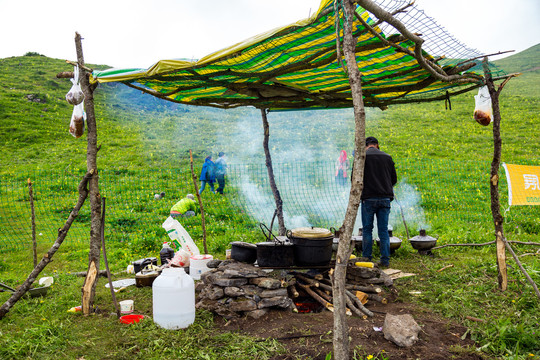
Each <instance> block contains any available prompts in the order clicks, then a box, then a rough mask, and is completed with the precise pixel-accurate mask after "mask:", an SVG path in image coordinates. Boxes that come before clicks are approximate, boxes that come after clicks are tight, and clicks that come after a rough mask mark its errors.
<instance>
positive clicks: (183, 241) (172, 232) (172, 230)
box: [161, 216, 200, 255]
mask: <svg viewBox="0 0 540 360" xmlns="http://www.w3.org/2000/svg"><path fill="white" fill-rule="evenodd" d="M161 227H163V228H164V229H165V231H167V235H169V237H170V238H171V240H172V243H173V246H175V247H176V249H177V250H178V249H179V248H180V247H181V248H182V249H184V250H185V251H187V252H188V253H189V255H199V254H200V252H199V248H198V247H197V245H195V242H194V241H193V239H192V238H191V236H189V234H188V232H187V231H186V229H184V227H183V226H182V224H180V223H179V222H178V220H176V219H173V218H172V217H170V216H169V217H168V218H167V220H165V222H164V223H163V224H162V225H161Z"/></svg>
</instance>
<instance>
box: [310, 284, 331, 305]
mask: <svg viewBox="0 0 540 360" xmlns="http://www.w3.org/2000/svg"><path fill="white" fill-rule="evenodd" d="M312 290H313V291H314V292H315V293H316V294H317V295H319V296H320V297H322V298H323V299H325V300H326V301H328V302H329V303H331V302H332V296H331V295H328V294H327V293H326V292H324V291H323V290H321V289H319V288H313V289H312Z"/></svg>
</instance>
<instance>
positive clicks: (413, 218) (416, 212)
mask: <svg viewBox="0 0 540 360" xmlns="http://www.w3.org/2000/svg"><path fill="white" fill-rule="evenodd" d="M394 194H395V201H394V202H393V204H392V211H391V212H390V220H389V224H391V225H392V227H393V228H394V229H395V228H396V227H400V226H401V225H402V224H403V221H405V223H406V224H407V227H408V229H409V233H410V232H415V231H416V232H418V230H420V229H426V230H430V229H431V226H430V225H429V224H428V223H427V222H426V216H425V214H424V209H423V208H422V206H421V203H422V196H421V194H420V192H418V190H417V189H416V188H415V187H414V186H412V185H410V184H408V183H407V180H406V179H403V180H401V181H400V182H399V183H398V184H397V185H396V187H395V189H394ZM403 219H405V220H403ZM403 226H404V225H403ZM411 236H413V235H412V234H411Z"/></svg>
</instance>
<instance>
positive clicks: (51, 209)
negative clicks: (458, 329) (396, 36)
mask: <svg viewBox="0 0 540 360" xmlns="http://www.w3.org/2000/svg"><path fill="white" fill-rule="evenodd" d="M538 50H539V47H538V46H536V47H533V48H531V49H529V50H527V51H526V52H524V53H523V54H516V55H513V56H512V57H509V58H506V59H503V60H501V61H500V62H497V64H499V65H500V66H502V67H503V68H504V69H506V71H507V72H514V71H515V69H518V70H520V71H523V74H522V75H521V76H519V77H518V78H516V79H512V80H511V81H510V82H509V83H508V84H507V86H506V87H505V89H504V90H503V93H502V95H501V98H500V102H501V112H502V137H503V154H502V157H503V161H506V162H509V163H518V164H535V165H540V159H539V157H538V153H539V150H540V136H539V135H540V115H539V114H540V112H539V105H540V93H539V89H540V87H539V86H538V85H540V82H539V79H540V72H539V70H538V66H539V65H540V64H539V61H540V57H539V56H535V55H534V54H537V53H538ZM531 54H532V55H531ZM529 65H530V66H529ZM90 66H92V65H90ZM69 70H72V68H71V67H70V66H69V65H66V63H65V62H64V61H62V60H57V59H49V58H46V57H43V56H23V57H13V58H6V59H0V150H1V151H3V153H4V156H3V157H2V159H3V160H2V161H1V162H0V175H2V184H1V185H2V187H1V188H0V195H2V196H4V195H5V194H6V193H14V197H13V198H12V201H7V202H4V203H2V204H0V214H1V215H2V224H3V226H5V227H6V229H5V230H6V231H5V233H6V234H8V236H9V234H10V231H13V230H14V229H15V230H17V229H19V230H20V229H23V228H25V229H27V228H28V227H29V225H28V222H29V221H28V219H29V211H28V207H29V206H28V198H27V195H25V194H27V193H26V188H24V189H23V190H22V191H21V190H18V192H17V191H14V190H12V189H7V190H6V188H7V186H5V185H6V183H9V181H11V180H12V179H17V180H18V181H19V182H22V183H23V184H25V183H24V181H25V179H26V176H29V175H28V174H29V173H32V172H33V171H35V170H58V169H65V168H70V169H75V170H76V169H85V168H86V141H85V140H86V136H83V137H81V138H80V139H75V138H73V137H72V136H71V135H69V133H68V126H69V122H70V117H71V112H72V106H70V105H68V104H67V102H66V101H65V100H64V96H65V94H66V93H67V91H68V90H69V88H70V86H71V83H70V82H69V81H68V80H65V79H61V80H60V79H56V78H55V75H56V74H57V73H58V72H61V71H69ZM524 70H530V71H524ZM475 94H476V92H471V93H469V94H464V95H461V96H459V97H456V98H454V99H452V110H451V111H450V110H445V107H444V103H443V102H440V103H430V104H411V105H403V106H395V107H392V108H390V109H388V110H386V111H384V112H382V111H379V110H376V109H368V112H367V124H366V126H367V134H368V135H374V136H377V137H378V138H379V140H380V141H381V146H382V148H383V150H385V151H388V152H389V153H391V154H392V155H393V156H394V159H395V161H396V164H397V166H398V168H399V169H400V170H404V169H403V167H404V166H405V165H407V166H409V167H413V168H412V169H407V170H408V171H409V173H411V174H413V175H414V176H416V177H418V178H423V179H424V180H425V183H426V184H428V185H429V187H428V188H427V190H428V191H427V192H428V193H429V196H426V194H424V193H422V194H421V195H422V197H421V200H422V201H423V205H424V206H425V208H426V211H430V212H431V214H432V215H433V218H434V222H435V225H436V226H438V228H436V231H437V233H435V232H434V233H433V234H439V235H444V236H442V237H441V238H440V241H439V243H445V244H446V243H448V242H458V243H466V242H474V243H481V242H485V241H489V240H492V239H493V225H492V224H491V223H490V221H491V220H490V219H491V214H490V213H489V210H488V206H489V205H488V201H487V200H486V199H487V198H488V197H489V190H487V184H488V180H489V179H488V176H487V173H488V171H489V162H490V161H491V157H492V152H493V144H492V142H493V140H492V127H491V126H487V127H483V126H480V125H478V124H477V123H476V122H475V121H474V120H473V118H472V114H473V111H474V98H473V96H474V95H475ZM95 96H96V99H95V106H96V115H97V126H98V143H99V144H100V145H101V150H100V151H99V153H98V167H99V168H100V169H105V170H108V172H105V171H103V172H102V173H101V176H102V177H101V179H102V180H104V181H103V183H107V181H109V185H110V184H112V185H111V186H112V187H114V188H115V189H116V190H117V191H116V192H115V193H114V194H116V195H117V196H116V198H115V197H112V196H111V197H109V198H108V199H109V200H108V201H107V206H108V208H107V219H106V239H107V242H108V245H107V256H108V258H109V264H110V266H111V270H112V272H117V273H119V274H121V275H119V276H118V277H123V276H125V273H121V271H122V270H124V269H125V267H126V265H127V264H128V263H129V262H130V261H133V260H135V259H138V258H141V257H146V256H156V255H157V254H158V252H159V243H160V242H161V241H163V239H164V237H165V238H166V235H164V233H163V230H162V229H161V227H160V224H161V221H162V220H163V218H164V214H167V213H168V208H169V207H170V205H168V204H167V203H165V202H157V201H154V199H153V192H152V193H150V192H151V191H154V190H158V187H160V186H169V187H168V188H167V194H170V193H169V190H170V191H171V192H173V191H175V192H176V193H179V192H180V191H182V192H183V191H185V189H186V188H187V187H188V186H191V185H190V178H189V173H188V171H189V170H188V169H189V164H188V162H187V158H188V151H189V149H193V150H194V153H195V157H196V161H197V166H200V162H201V160H202V158H203V157H204V156H205V155H207V154H208V153H212V154H214V155H215V154H216V153H217V152H218V151H221V150H224V151H226V152H227V153H228V156H229V161H230V163H233V162H234V163H236V164H237V167H240V165H238V164H245V163H256V164H259V165H260V164H262V167H261V168H262V169H263V170H264V157H263V154H262V146H261V144H262V126H261V118H260V113H259V111H257V110H254V109H250V108H246V109H236V110H229V111H222V110H216V109H211V108H197V107H186V106H182V105H178V104H173V103H169V102H164V101H160V100H158V99H155V98H153V97H151V96H147V95H144V94H141V93H140V92H137V91H134V90H132V89H130V88H128V87H126V86H123V85H120V84H111V85H106V86H100V87H99V88H98V90H97V91H96V93H95ZM37 99H39V101H38V100H37ZM269 121H270V126H271V128H270V136H271V143H270V147H271V151H272V156H273V159H274V161H275V162H276V163H279V162H302V161H304V162H305V161H310V162H313V161H315V160H326V161H333V160H335V159H336V158H337V156H338V154H339V150H341V149H346V150H348V152H349V153H350V152H351V151H352V147H353V128H354V123H353V115H352V111H351V110H350V109H348V110H340V111H298V112H283V113H270V114H269ZM470 159H479V160H480V161H478V162H471V161H469V160H470ZM471 164H472V165H471ZM478 164H481V165H482V164H483V166H479V165H478ZM475 166H476V167H482V168H475ZM170 168H174V169H181V171H171V172H161V171H158V170H159V169H170ZM415 173H416V174H415ZM55 174H56V173H55ZM134 174H135V175H137V174H144V176H146V177H145V178H144V179H135V180H133V178H134V177H136V176H133V175H134ZM179 174H180V175H179ZM69 175H70V176H73V178H74V179H76V180H77V181H78V179H80V176H78V173H77V172H76V171H73V172H70V174H69ZM124 175H126V176H125V177H124ZM402 175H403V172H400V173H399V176H400V177H402ZM473 175H474V176H473ZM130 176H131V177H130ZM107 177H108V178H107ZM64 180H65V179H63V178H62V179H53V180H52V181H51V182H50V183H49V184H46V186H44V189H45V190H46V191H43V193H38V196H39V197H40V199H39V200H41V201H40V202H41V203H42V204H45V205H46V208H45V210H46V212H48V213H50V214H48V216H50V218H45V219H46V220H45V221H48V222H49V224H48V226H49V227H50V228H51V229H50V231H49V232H50V233H51V234H53V235H54V233H55V231H56V230H57V227H55V226H56V224H57V223H59V224H61V223H62V222H63V220H64V219H65V218H66V216H67V214H68V213H69V211H71V209H72V206H73V199H74V198H75V196H76V195H75V194H74V191H75V189H74V188H73V187H72V186H71V185H70V184H71V183H69V182H67V181H66V182H64ZM69 180H73V179H69ZM116 180H118V181H116ZM100 181H101V180H100ZM186 184H187V185H186ZM306 184H307V185H308V186H310V185H311V183H308V182H305V183H302V185H303V186H305V185H306ZM293 185H295V184H293ZM464 190H466V191H464ZM461 191H463V192H461ZM103 194H104V195H107V196H108V194H107V191H104V192H103ZM212 195H213V194H211V193H208V192H205V193H204V194H203V197H204V199H205V209H206V210H207V217H206V225H207V230H208V237H209V239H210V241H209V242H210V244H209V249H210V251H209V252H210V253H212V254H215V255H216V257H220V258H223V256H224V251H223V250H224V249H225V247H226V246H228V244H229V242H230V241H233V240H243V241H250V242H255V241H260V240H261V238H260V232H259V231H258V230H259V229H257V228H256V226H255V225H254V224H253V222H249V223H248V222H246V221H245V218H244V217H243V216H241V214H238V209H237V208H233V207H232V206H231V204H230V203H229V197H216V196H212ZM452 196H453V198H451V197H452ZM171 198H172V197H171ZM343 198H345V195H344V196H343ZM304 200H306V202H309V201H311V200H312V199H310V198H309V197H307V199H304ZM335 200H336V199H335V198H331V199H327V201H329V202H334V201H335ZM167 201H170V200H169V198H167ZM480 202H481V203H482V204H480V205H481V206H480V205H478V203H480ZM471 203H472V205H471ZM112 204H115V205H117V208H116V209H115V206H114V205H112ZM268 207H269V208H271V206H268ZM115 210H116V212H115ZM270 210H272V209H270ZM525 210H528V211H530V213H531V214H532V215H530V216H528V215H525V216H522V217H521V218H520V222H519V224H518V225H516V222H514V223H506V224H505V225H506V228H505V234H506V235H507V236H509V238H510V237H512V239H516V240H521V241H538V233H539V231H540V230H539V229H540V216H538V211H537V210H538V207H536V209H525ZM525 210H524V209H523V207H521V209H519V211H522V212H523V211H525ZM451 211H453V212H451ZM533 211H536V212H533ZM468 212H471V214H468ZM446 213H449V214H453V213H459V214H460V215H466V216H470V218H472V219H474V220H473V221H461V222H460V221H458V220H457V219H454V218H444V217H442V216H440V214H446ZM38 215H39V216H38V220H39V219H40V218H44V216H43V215H42V214H38ZM165 216H166V215H165ZM437 217H438V218H437ZM479 217H481V218H482V221H478V220H477V219H478V218H479ZM12 219H15V220H12ZM51 219H52V220H51ZM515 219H517V216H514V217H513V220H515ZM88 221H89V214H88V212H84V211H82V212H81V214H80V215H79V217H78V218H77V221H76V223H75V224H74V227H73V228H72V229H71V230H70V234H71V233H72V232H74V229H75V228H76V227H77V226H81V225H87V224H88ZM141 224H142V225H141ZM486 224H487V225H486ZM183 225H184V226H185V227H186V229H187V230H188V231H189V233H190V234H191V235H192V237H193V238H194V239H196V241H198V243H199V245H200V241H199V240H200V239H201V232H202V231H201V226H200V217H193V218H190V219H184V220H183ZM3 230H4V229H3ZM2 232H3V233H4V231H2ZM20 232H21V233H22V230H21V231H20ZM44 232H45V231H44ZM83 232H84V234H85V236H86V234H88V227H86V228H84V229H83ZM394 235H396V233H394ZM396 236H402V235H400V234H397V235H396ZM402 237H403V236H402ZM27 238H29V237H27ZM43 238H45V236H43ZM49 238H52V236H49ZM0 239H1V238H0ZM85 239H86V238H85ZM68 240H69V239H68ZM24 241H26V240H24ZM28 242H29V240H28ZM47 247H48V246H46V243H45V241H44V240H42V242H41V243H40V246H39V253H40V254H41V253H43V252H44V251H46V249H47ZM515 248H516V250H517V251H518V252H519V254H523V253H525V252H531V253H532V252H533V251H535V250H532V249H534V248H532V247H528V248H527V247H526V246H517V245H516V246H515ZM375 251H376V250H375ZM87 254H88V246H87V244H86V243H74V242H70V241H66V242H65V243H64V244H63V245H62V247H61V249H60V250H59V251H58V253H57V254H56V255H55V258H54V261H53V262H52V263H51V264H50V265H49V266H48V267H47V268H46V269H45V271H44V272H43V273H42V274H41V275H42V276H53V277H54V278H55V284H54V285H53V288H52V289H51V290H50V292H49V294H48V295H47V297H45V298H43V299H31V300H24V301H22V300H21V301H20V302H19V303H17V304H16V306H15V307H14V308H13V309H12V311H11V312H10V313H9V314H8V316H7V318H6V319H3V320H2V322H3V325H4V323H5V326H2V327H1V329H2V330H1V331H0V333H1V334H2V336H1V337H0V358H43V359H58V358H65V359H72V358H82V357H84V358H88V359H94V358H95V359H98V358H99V359H101V358H111V359H112V358H114V359H139V358H140V359H142V358H144V359H147V358H164V357H171V354H173V357H180V356H181V357H182V358H201V357H202V356H206V358H230V359H232V358H234V359H252V358H255V357H256V358H260V359H266V358H272V357H273V356H274V357H275V356H279V355H278V354H279V353H280V351H283V349H281V348H280V347H279V346H278V345H279V344H278V343H277V342H271V343H270V342H264V343H262V342H259V341H258V340H255V339H252V338H249V337H244V336H239V335H238V334H236V333H233V332H226V333H225V334H224V335H222V334H221V332H219V333H218V332H214V330H215V328H214V327H215V326H216V325H215V324H214V322H213V318H212V315H211V314H209V313H208V312H201V311H199V312H198V313H197V318H196V322H195V324H194V325H192V326H191V327H190V328H189V329H188V330H186V331H178V332H170V331H169V332H166V331H164V330H161V329H159V328H157V327H156V326H155V325H154V324H153V322H152V321H151V320H150V319H147V320H145V321H143V323H142V324H139V325H141V326H131V327H129V328H126V327H122V325H121V324H118V322H117V321H116V318H115V317H114V316H112V317H111V316H108V314H109V313H111V312H112V311H113V308H112V304H111V301H110V294H109V293H108V290H107V289H105V288H104V287H103V286H101V285H102V284H103V283H101V284H100V285H99V286H98V288H97V296H96V304H97V305H98V306H99V309H100V310H101V311H102V314H104V315H96V316H90V317H82V316H77V315H75V314H69V313H66V310H67V309H69V308H70V307H72V306H76V305H79V304H80V293H81V292H80V288H81V284H82V279H81V278H76V277H75V276H73V275H72V274H71V273H73V272H77V271H84V270H86V266H87V256H88V255H87ZM531 255H532V254H531ZM29 259H30V252H29V251H28V250H27V249H24V250H20V251H12V252H0V279H1V280H2V282H5V283H6V284H8V285H11V286H17V285H18V284H20V283H21V282H22V279H24V278H25V277H26V276H27V274H28V273H29V272H30V271H31V269H32V263H31V260H29ZM508 261H509V263H510V262H511V260H510V259H509V260H508ZM521 261H522V262H523V264H524V266H525V268H526V269H527V270H528V271H529V273H530V275H531V277H532V278H533V279H534V281H536V283H539V281H540V279H539V274H538V268H539V267H538V266H539V263H538V262H539V259H538V257H537V256H524V257H521ZM449 265H451V266H450V267H449ZM392 266H393V267H396V268H399V269H402V270H403V271H405V272H412V273H415V274H417V276H413V277H409V278H404V279H400V282H399V297H398V299H397V300H396V301H402V302H407V303H409V302H411V303H415V304H418V305H419V306H420V307H421V308H422V309H427V310H426V311H427V312H436V313H437V314H439V315H442V316H444V317H447V318H450V319H452V321H455V322H459V323H460V324H463V325H464V326H466V327H467V332H466V333H465V334H457V335H456V336H463V338H465V337H467V338H470V339H473V340H475V341H476V343H475V346H476V347H477V348H478V349H477V350H475V349H474V348H473V349H461V348H459V349H457V348H456V349H454V350H455V351H456V354H457V355H456V356H457V357H459V353H460V352H464V353H473V352H474V353H475V354H477V356H478V358H480V357H482V358H490V359H494V358H498V359H499V358H500V359H514V360H516V359H520V360H524V359H536V358H537V357H538V356H540V353H539V352H538V343H539V342H540V337H539V335H538V323H539V322H540V318H539V314H538V311H537V309H538V306H539V305H538V304H539V303H538V299H537V298H536V296H535V294H534V292H533V290H532V288H531V286H529V284H528V283H527V282H526V280H525V279H524V277H523V275H522V273H521V272H520V270H519V269H518V267H517V266H515V264H514V263H512V265H511V266H509V269H508V273H509V284H508V290H507V291H505V292H502V291H499V290H498V289H497V266H496V264H495V255H494V248H493V247H489V246H484V247H478V248H476V247H475V248H472V249H471V248H467V247H447V248H445V249H441V250H437V251H436V253H435V255H434V256H433V257H427V256H420V255H419V254H418V253H417V252H416V251H415V250H413V249H412V247H411V246H410V244H409V243H408V242H406V241H404V243H403V246H402V248H400V249H399V250H398V251H396V253H395V254H394V255H392ZM442 269H446V270H444V271H442ZM118 277H116V278H115V280H117V279H118ZM100 281H102V280H100ZM413 291H414V293H415V294H419V296H413V295H411V294H412V292H413ZM7 298H8V293H0V303H3V302H4V301H5V300H7ZM125 298H131V299H135V304H136V311H137V312H140V313H144V314H145V315H148V317H150V314H151V312H152V310H151V309H152V293H151V289H150V288H142V289H139V288H135V287H130V288H128V289H126V290H125V291H124V292H122V293H120V294H119V299H125ZM470 317H472V318H480V319H484V320H485V321H484V322H476V321H472V320H470ZM467 318H469V320H468V319H467ZM96 329H99V332H98V333H96ZM226 329H227V328H226V326H225V327H224V328H223V329H222V330H223V331H226ZM141 330H143V331H141ZM301 330H302V331H305V332H306V333H309V331H310V329H301ZM452 331H453V330H452ZM361 336H364V335H361ZM368 336H371V335H369V334H368ZM420 336H422V334H420ZM164 339H165V340H164ZM310 341H311V340H310ZM252 349H255V350H252ZM360 350H362V349H360ZM364 350H365V351H369V350H370V349H367V350H366V349H364ZM254 352H255V353H256V355H254ZM208 354H211V355H208ZM370 356H371V357H372V355H370ZM360 358H370V357H362V356H360V357H358V359H360ZM375 358H376V359H386V358H388V357H386V356H385V355H381V356H380V357H379V356H378V355H376V357H375Z"/></svg>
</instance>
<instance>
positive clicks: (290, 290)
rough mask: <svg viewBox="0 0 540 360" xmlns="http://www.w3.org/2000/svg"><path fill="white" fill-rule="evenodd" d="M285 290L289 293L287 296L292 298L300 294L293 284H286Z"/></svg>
mask: <svg viewBox="0 0 540 360" xmlns="http://www.w3.org/2000/svg"><path fill="white" fill-rule="evenodd" d="M287 292H288V293H289V296H290V297H292V298H293V299H296V298H297V297H299V296H300V294H299V293H298V290H296V286H294V284H292V285H289V286H287Z"/></svg>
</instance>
